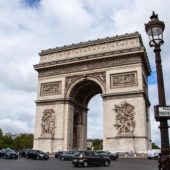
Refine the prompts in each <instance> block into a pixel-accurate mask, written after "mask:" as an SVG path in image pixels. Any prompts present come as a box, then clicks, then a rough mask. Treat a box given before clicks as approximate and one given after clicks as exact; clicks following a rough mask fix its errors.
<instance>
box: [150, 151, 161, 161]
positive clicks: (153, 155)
mask: <svg viewBox="0 0 170 170" xmlns="http://www.w3.org/2000/svg"><path fill="white" fill-rule="evenodd" d="M160 156H161V153H160V152H159V151H154V150H151V151H148V159H149V160H151V159H158V158H160Z"/></svg>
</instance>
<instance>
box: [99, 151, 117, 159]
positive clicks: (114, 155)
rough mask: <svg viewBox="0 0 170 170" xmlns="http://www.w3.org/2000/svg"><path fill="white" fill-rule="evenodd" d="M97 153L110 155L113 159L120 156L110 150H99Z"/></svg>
mask: <svg viewBox="0 0 170 170" xmlns="http://www.w3.org/2000/svg"><path fill="white" fill-rule="evenodd" d="M97 153H100V154H101V155H104V156H108V157H109V158H110V159H111V160H116V159H118V158H119V155H118V154H116V153H111V152H109V151H97Z"/></svg>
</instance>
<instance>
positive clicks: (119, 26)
mask: <svg viewBox="0 0 170 170" xmlns="http://www.w3.org/2000/svg"><path fill="white" fill-rule="evenodd" d="M169 6H170V1H169V0H162V1H160V0H149V1H148V0H126V1H125V0H10V1H7V0H0V94H1V97H0V128H1V129H2V130H3V132H4V133H6V132H11V133H33V132H34V126H35V125H34V124H35V102H34V101H35V100H36V97H37V72H36V71H35V70H34V69H33V65H35V64H38V63H39V59H40V57H39V54H38V53H39V52H41V50H45V49H49V48H55V47H60V46H63V45H68V44H72V43H79V42H82V41H88V40H94V39H98V38H104V37H107V36H115V35H122V34H125V33H133V32H135V31H138V32H139V33H140V34H141V36H142V39H143V43H144V46H145V48H146V51H147V54H148V57H149V61H150V65H151V68H152V74H151V76H150V77H149V98H150V101H151V107H150V119H151V132H152V141H153V142H155V143H156V144H158V145H160V133H159V123H158V122H156V121H155V119H154V116H153V105H157V104H158V100H157V99H158V96H157V83H156V82H157V80H156V70H155V60H154V53H153V49H152V48H150V47H149V45H148V42H149V40H148V37H147V35H146V32H145V28H144V23H147V22H148V21H149V20H150V18H149V17H150V16H151V14H152V11H155V12H156V13H158V14H159V19H160V20H162V21H164V22H165V25H166V27H165V32H164V41H165V43H164V44H163V45H162V47H161V49H162V51H161V56H162V66H163V74H164V83H165V92H166V100H167V105H168V104H169V105H170V88H169V84H170V78H169V73H170V67H169V63H170V50H169V48H170V15H169ZM96 104H97V105H98V106H102V98H101V97H100V95H98V96H95V97H94V98H93V99H92V100H91V101H90V103H89V108H90V111H89V116H88V138H102V129H103V127H102V124H103V122H102V107H100V108H96V107H94V106H95V105H96ZM94 119H95V123H92V122H94ZM92 129H95V130H92Z"/></svg>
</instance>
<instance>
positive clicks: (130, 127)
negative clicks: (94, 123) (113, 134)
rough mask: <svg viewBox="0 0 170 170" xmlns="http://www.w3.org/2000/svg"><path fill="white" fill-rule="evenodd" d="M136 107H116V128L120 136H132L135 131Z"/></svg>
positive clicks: (127, 105)
mask: <svg viewBox="0 0 170 170" xmlns="http://www.w3.org/2000/svg"><path fill="white" fill-rule="evenodd" d="M134 109H135V107H134V106H133V105H131V104H129V103H124V104H121V105H115V108H114V110H115V112H116V123H115V124H114V126H115V127H116V129H117V133H118V134H128V133H130V134H132V133H133V132H134V129H135V121H134V116H135V111H134Z"/></svg>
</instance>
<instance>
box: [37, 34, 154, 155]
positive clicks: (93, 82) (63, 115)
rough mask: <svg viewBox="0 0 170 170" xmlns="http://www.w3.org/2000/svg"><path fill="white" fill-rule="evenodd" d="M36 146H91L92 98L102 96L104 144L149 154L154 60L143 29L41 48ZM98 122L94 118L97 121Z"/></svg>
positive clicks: (53, 148)
mask: <svg viewBox="0 0 170 170" xmlns="http://www.w3.org/2000/svg"><path fill="white" fill-rule="evenodd" d="M34 68H35V70H36V71H37V72H38V95H37V100H36V125H35V134H34V149H41V150H44V151H47V152H50V153H53V152H55V151H56V150H86V149H87V114H88V108H87V106H88V103H89V101H90V99H91V98H92V97H93V96H94V95H96V94H101V96H102V99H103V133H104V134H103V148H104V150H110V151H115V152H137V153H145V152H147V150H148V149H150V147H151V135H150V121H149V106H150V102H149V99H148V85H147V83H148V81H147V80H148V76H149V75H150V72H151V70H150V66H149V61H148V58H147V55H146V51H145V48H144V46H143V43H142V39H141V36H140V34H139V33H137V32H136V33H132V34H125V35H121V36H115V37H107V38H104V39H98V40H94V41H88V42H83V43H82V42H81V43H79V44H72V45H68V46H64V47H59V48H54V49H49V50H42V51H41V53H40V63H39V64H37V65H34ZM94 121H95V120H94Z"/></svg>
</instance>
